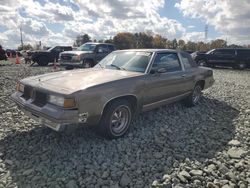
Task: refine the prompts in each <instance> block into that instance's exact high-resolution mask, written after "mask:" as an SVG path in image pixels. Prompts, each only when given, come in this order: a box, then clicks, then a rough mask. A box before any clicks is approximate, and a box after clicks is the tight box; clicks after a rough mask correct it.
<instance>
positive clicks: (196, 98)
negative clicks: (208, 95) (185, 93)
mask: <svg viewBox="0 0 250 188" xmlns="http://www.w3.org/2000/svg"><path fill="white" fill-rule="evenodd" d="M200 98H201V87H200V86H196V87H195V88H194V91H193V102H194V104H196V103H198V102H199V100H200Z"/></svg>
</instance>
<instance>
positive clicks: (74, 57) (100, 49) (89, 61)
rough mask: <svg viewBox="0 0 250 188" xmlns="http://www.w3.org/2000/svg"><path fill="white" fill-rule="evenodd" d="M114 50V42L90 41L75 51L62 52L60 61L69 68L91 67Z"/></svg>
mask: <svg viewBox="0 0 250 188" xmlns="http://www.w3.org/2000/svg"><path fill="white" fill-rule="evenodd" d="M114 50H116V47H115V46H114V45H113V44H108V43H92V42H88V43H85V44H83V45H82V46H80V47H78V48H77V49H76V50H75V51H68V52H62V53H60V57H59V63H60V65H62V66H66V68H68V69H70V68H73V67H82V68H89V67H93V66H94V65H96V63H98V62H99V61H101V60H102V59H103V58H104V57H105V56H106V55H108V54H109V53H110V52H112V51H114Z"/></svg>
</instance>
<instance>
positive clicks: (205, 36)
mask: <svg viewBox="0 0 250 188" xmlns="http://www.w3.org/2000/svg"><path fill="white" fill-rule="evenodd" d="M207 34H208V25H207V24H206V25H205V32H204V40H205V42H207Z"/></svg>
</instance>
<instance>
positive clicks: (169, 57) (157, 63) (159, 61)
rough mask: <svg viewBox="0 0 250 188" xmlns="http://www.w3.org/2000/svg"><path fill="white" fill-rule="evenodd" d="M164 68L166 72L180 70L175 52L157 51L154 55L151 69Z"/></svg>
mask: <svg viewBox="0 0 250 188" xmlns="http://www.w3.org/2000/svg"><path fill="white" fill-rule="evenodd" d="M161 68H164V69H166V72H175V71H181V70H182V68H181V64H180V61H179V58H178V56H177V54H176V53H171V52H169V53H159V54H157V55H156V57H155V60H154V63H153V67H152V69H154V70H158V69H161Z"/></svg>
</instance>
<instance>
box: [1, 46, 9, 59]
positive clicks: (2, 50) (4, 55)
mask: <svg viewBox="0 0 250 188" xmlns="http://www.w3.org/2000/svg"><path fill="white" fill-rule="evenodd" d="M0 60H5V61H6V60H7V55H6V52H5V50H4V49H3V48H2V46H1V45H0Z"/></svg>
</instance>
